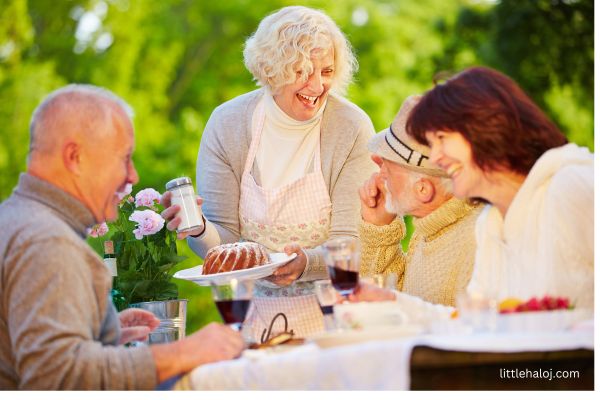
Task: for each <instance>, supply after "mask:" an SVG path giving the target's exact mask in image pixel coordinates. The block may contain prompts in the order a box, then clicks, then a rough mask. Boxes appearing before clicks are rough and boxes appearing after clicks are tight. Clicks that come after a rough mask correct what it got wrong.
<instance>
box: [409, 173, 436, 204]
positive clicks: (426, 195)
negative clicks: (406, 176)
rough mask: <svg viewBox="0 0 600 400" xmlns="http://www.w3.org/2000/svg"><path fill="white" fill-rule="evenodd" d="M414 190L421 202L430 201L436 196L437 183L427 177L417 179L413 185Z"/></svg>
mask: <svg viewBox="0 0 600 400" xmlns="http://www.w3.org/2000/svg"><path fill="white" fill-rule="evenodd" d="M413 191H414V193H415V195H416V196H417V198H418V199H419V201H420V202H421V203H429V202H431V201H432V200H433V198H434V197H435V185H434V184H433V182H431V181H430V180H429V179H426V178H421V179H419V180H418V181H416V182H415V183H414V185H413Z"/></svg>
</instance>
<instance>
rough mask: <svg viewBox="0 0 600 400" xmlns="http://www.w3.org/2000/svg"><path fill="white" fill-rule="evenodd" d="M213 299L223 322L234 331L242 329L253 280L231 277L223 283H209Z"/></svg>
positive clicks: (248, 306)
mask: <svg viewBox="0 0 600 400" xmlns="http://www.w3.org/2000/svg"><path fill="white" fill-rule="evenodd" d="M211 287H212V292H213V299H214V300H215V303H216V305H217V309H218V310H219V314H221V318H223V322H225V323H226V324H227V325H229V326H230V327H231V328H232V329H234V330H236V331H241V330H242V323H243V322H244V319H246V313H247V312H248V308H250V301H251V300H252V291H253V290H254V281H252V280H247V281H238V280H237V279H232V280H231V281H229V282H228V283H226V284H223V285H214V284H213V285H211Z"/></svg>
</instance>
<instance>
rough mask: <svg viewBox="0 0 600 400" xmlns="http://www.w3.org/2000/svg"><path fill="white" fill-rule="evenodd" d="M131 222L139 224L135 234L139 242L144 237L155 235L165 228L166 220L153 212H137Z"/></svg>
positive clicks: (131, 217)
mask: <svg viewBox="0 0 600 400" xmlns="http://www.w3.org/2000/svg"><path fill="white" fill-rule="evenodd" d="M129 220H130V221H133V222H135V223H136V224H137V227H136V229H134V230H133V234H134V235H135V238H136V239H138V240H140V239H142V237H144V236H148V235H154V234H155V233H156V232H158V231H160V230H161V229H162V228H163V226H165V220H164V219H163V218H162V217H161V216H160V215H159V214H158V213H156V212H154V211H152V210H141V211H140V210H135V211H134V212H133V213H132V214H131V216H130V217H129Z"/></svg>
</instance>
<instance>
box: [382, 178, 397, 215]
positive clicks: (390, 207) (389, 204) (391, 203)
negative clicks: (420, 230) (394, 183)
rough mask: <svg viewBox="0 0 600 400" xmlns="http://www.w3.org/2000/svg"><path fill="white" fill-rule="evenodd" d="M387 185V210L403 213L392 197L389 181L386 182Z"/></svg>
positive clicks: (391, 212) (392, 212)
mask: <svg viewBox="0 0 600 400" xmlns="http://www.w3.org/2000/svg"><path fill="white" fill-rule="evenodd" d="M384 185H385V211H387V212H389V213H390V214H401V213H400V212H399V211H400V210H398V204H396V202H395V201H394V200H393V199H392V193H390V188H389V187H388V184H387V181H386V182H385V183H384Z"/></svg>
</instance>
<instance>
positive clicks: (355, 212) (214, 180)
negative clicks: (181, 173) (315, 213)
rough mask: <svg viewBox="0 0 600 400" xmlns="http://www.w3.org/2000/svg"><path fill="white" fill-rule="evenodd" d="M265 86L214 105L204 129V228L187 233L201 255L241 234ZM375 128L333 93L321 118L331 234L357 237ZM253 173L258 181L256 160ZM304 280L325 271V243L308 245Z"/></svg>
mask: <svg viewBox="0 0 600 400" xmlns="http://www.w3.org/2000/svg"><path fill="white" fill-rule="evenodd" d="M263 93H264V89H259V90H255V91H253V92H250V93H246V94H244V95H241V96H238V97H236V98H235V99H233V100H230V101H228V102H226V103H224V104H222V105H220V106H219V107H217V108H216V109H215V111H214V112H213V114H212V115H211V117H210V119H209V121H208V123H207V124H206V128H205V130H204V133H203V135H202V143H201V145H200V151H199V153H198V162H197V168H196V184H197V190H198V192H199V193H200V195H201V196H202V198H203V199H204V203H203V204H202V211H203V212H204V215H205V216H206V218H207V220H208V221H210V223H209V224H207V229H206V232H205V234H204V235H203V236H201V237H200V238H198V239H194V238H189V239H188V243H189V244H190V247H191V248H192V249H193V250H194V251H195V252H196V253H197V254H198V255H200V256H201V257H204V256H205V255H206V252H207V251H208V249H210V248H211V247H213V246H217V245H219V244H221V243H231V242H235V241H239V240H240V230H241V229H240V221H239V214H238V211H239V200H240V184H241V179H242V172H243V170H244V164H245V162H246V157H247V156H248V149H249V147H250V142H251V139H252V130H251V126H252V115H253V114H254V109H255V108H256V105H257V104H258V101H259V100H260V98H261V96H262V95H263ZM374 133H375V129H374V127H373V123H372V122H371V120H370V119H369V117H368V116H367V114H366V113H365V112H364V111H363V110H361V109H360V108H359V107H357V106H356V105H355V104H353V103H351V102H349V101H348V100H346V99H344V98H342V97H339V96H337V95H335V94H329V97H328V100H327V105H326V106H325V110H324V113H323V120H322V121H321V170H322V173H323V177H324V179H325V184H326V185H327V187H328V189H329V196H330V197H331V203H332V217H331V218H332V219H331V228H330V231H329V236H330V237H339V236H353V237H358V232H357V221H358V220H359V217H360V200H359V197H358V188H359V187H360V186H361V185H362V184H363V182H364V181H365V180H366V179H367V178H369V177H370V176H371V174H372V173H373V172H375V171H376V170H377V166H376V165H375V164H374V163H373V162H372V161H371V159H370V157H369V152H368V150H367V142H368V140H369V139H370V137H371V136H372V135H373V134H374ZM254 168H255V169H254V170H253V171H252V174H253V176H254V179H255V180H256V181H257V184H259V185H260V181H259V177H260V174H259V173H257V171H256V163H255V165H254ZM307 254H308V267H307V270H306V271H305V272H304V275H303V276H302V279H301V280H313V279H320V278H323V277H326V270H325V266H324V261H323V255H322V249H321V248H320V246H319V247H317V248H315V249H308V250H307Z"/></svg>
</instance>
